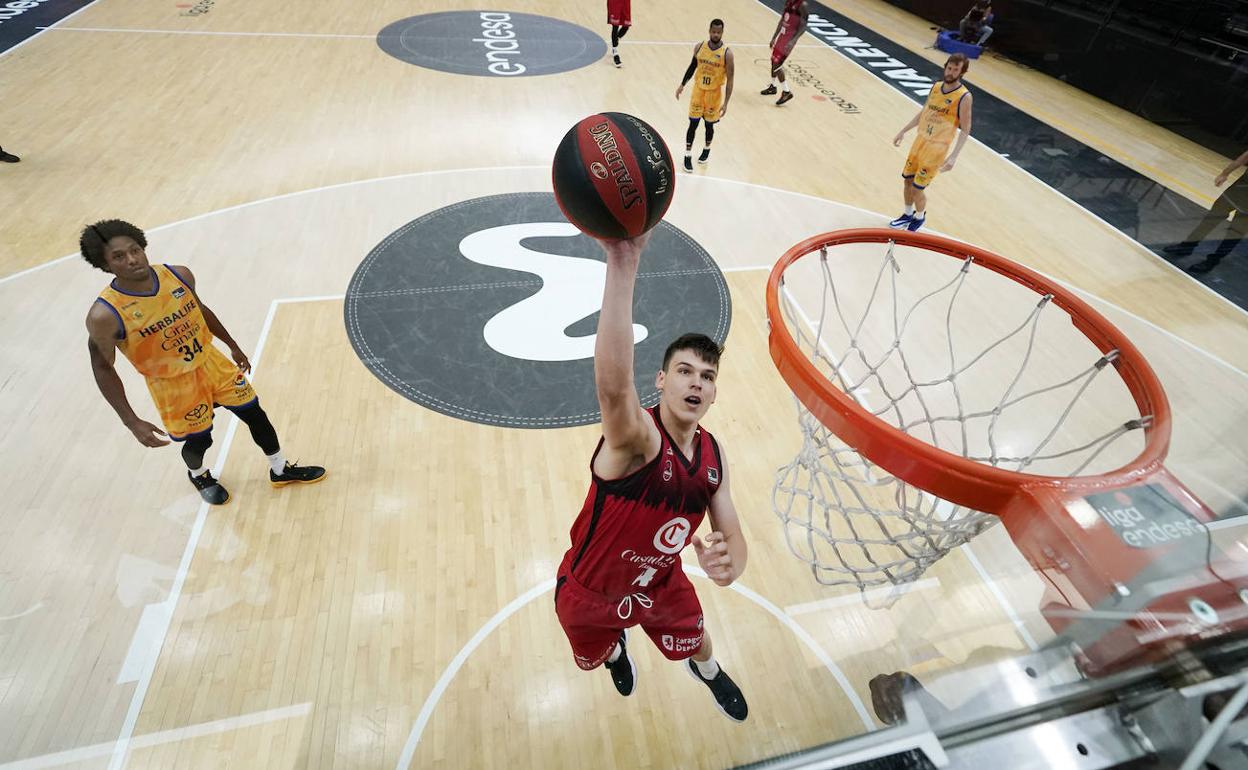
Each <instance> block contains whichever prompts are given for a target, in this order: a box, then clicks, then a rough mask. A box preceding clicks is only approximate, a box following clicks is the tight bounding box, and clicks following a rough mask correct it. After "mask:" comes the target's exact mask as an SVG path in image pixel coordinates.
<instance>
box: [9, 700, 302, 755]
mask: <svg viewBox="0 0 1248 770" xmlns="http://www.w3.org/2000/svg"><path fill="white" fill-rule="evenodd" d="M311 710H312V704H311V703H300V704H297V705H294V706H283V707H282V708H276V709H269V710H267V711H257V712H255V713H254V714H244V715H242V716H238V717H229V718H227V719H218V720H215V721H212V722H202V723H200V724H197V725H190V726H189V727H178V728H175V729H172V730H162V731H161V732H158V733H150V734H148V735H143V736H140V737H138V738H135V739H134V740H133V741H131V743H130V746H131V748H135V749H146V748H151V747H152V746H161V745H163V744H166V743H177V742H178V741H184V740H188V739H191V738H201V737H203V736H205V735H216V734H219V733H228V732H231V731H233V730H241V729H244V728H247V727H255V726H256V725H263V724H268V723H269V722H280V721H282V720H284V719H292V718H294V717H301V716H304V715H306V714H307V713H308V712H309V711H311ZM113 747H114V744H112V743H97V744H94V745H92V746H83V747H82V748H79V749H69V750H68V751H58V752H57V753H55V754H44V755H43V756H41V757H30V758H29V759H19V760H17V761H16V762H8V763H6V764H3V765H0V770H39V768H45V767H60V766H61V765H68V764H75V763H79V762H85V761H87V760H90V759H97V758H101V757H106V756H108V755H109V754H111V753H112V752H113Z"/></svg>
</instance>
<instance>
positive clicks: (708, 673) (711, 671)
mask: <svg viewBox="0 0 1248 770" xmlns="http://www.w3.org/2000/svg"><path fill="white" fill-rule="evenodd" d="M693 665H695V666H697V667H698V673H699V674H701V675H702V678H703V679H714V678H715V676H716V675H717V674H718V673H719V664H718V663H716V662H715V658H714V657H712V658H710V659H709V660H707V661H701V660H697V659H694V661H693Z"/></svg>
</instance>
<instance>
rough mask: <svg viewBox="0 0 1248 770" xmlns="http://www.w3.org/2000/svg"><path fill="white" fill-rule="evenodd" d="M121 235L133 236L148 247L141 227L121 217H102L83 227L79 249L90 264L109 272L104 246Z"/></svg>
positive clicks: (79, 239)
mask: <svg viewBox="0 0 1248 770" xmlns="http://www.w3.org/2000/svg"><path fill="white" fill-rule="evenodd" d="M119 235H125V236H128V237H130V238H133V239H134V241H135V243H137V244H139V245H140V246H142V247H143V248H145V249H146V248H147V236H146V235H144V234H143V231H142V230H140V229H139V228H137V227H135V226H134V225H132V224H130V223H129V222H126V221H123V220H120V219H101V220H100V221H99V222H96V223H95V224H93V225H87V226H86V227H84V228H82V235H80V236H78V250H79V251H81V252H82V258H83V259H85V260H87V263H88V264H90V265H91V266H92V267H94V268H97V269H99V270H103V271H104V272H106V273H107V272H108V271H109V270H108V263H106V262H105V261H104V248H105V246H107V245H108V242H109V241H110V240H112V239H113V238H116V237H117V236H119Z"/></svg>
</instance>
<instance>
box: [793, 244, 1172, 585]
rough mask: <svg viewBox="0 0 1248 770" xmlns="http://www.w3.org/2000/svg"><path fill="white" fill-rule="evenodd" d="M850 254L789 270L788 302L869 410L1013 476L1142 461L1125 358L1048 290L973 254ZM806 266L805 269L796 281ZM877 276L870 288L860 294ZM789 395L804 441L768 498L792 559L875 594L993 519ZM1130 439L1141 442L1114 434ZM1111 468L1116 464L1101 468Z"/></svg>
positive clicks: (834, 371)
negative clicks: (1096, 340)
mask: <svg viewBox="0 0 1248 770" xmlns="http://www.w3.org/2000/svg"><path fill="white" fill-rule="evenodd" d="M872 246H873V247H874V249H875V250H876V255H875V256H873V255H872V254H871V253H870V252H869V251H867V250H868V249H870V248H871V247H872ZM841 248H843V247H834V249H841ZM853 248H854V249H856V251H854V252H853V253H852V254H850V255H848V256H849V257H850V259H849V261H846V262H845V263H844V264H845V266H844V267H841V262H838V263H837V264H838V267H837V269H835V270H834V269H832V267H831V266H830V264H829V259H828V250H827V249H826V248H825V249H822V250H821V252H820V258H819V259H818V260H815V259H814V258H813V256H811V257H805V258H803V259H801V260H799V261H798V262H797V263H795V264H794V265H792V266H790V267H789V268H788V269H787V270H786V272H785V276H784V278H785V282H784V283H782V285H781V288H780V298H781V305H782V308H783V313H784V316H785V319H786V326H787V328H788V331H789V333H790V334H791V335H792V336H793V339H794V340H795V341H796V342H797V343H798V346H799V347H800V348H801V350H802V352H803V353H804V354H805V355H806V356H807V357H808V358H809V359H810V360H811V361H812V362H813V363H814V364H815V365H816V367H817V368H818V369H819V371H820V373H821V374H822V375H823V376H824V377H826V378H827V379H828V380H829V381H831V382H832V383H833V384H834V385H836V386H837V387H839V388H840V389H842V390H843V391H845V392H846V393H849V394H851V395H852V396H853V397H854V398H855V400H856V401H857V403H858V404H859V405H860V406H862V407H863V408H864V409H866V410H867V411H869V412H870V413H872V414H874V415H875V416H877V417H879V418H881V419H883V420H885V421H886V422H888V423H889V424H891V425H892V426H893V427H894V428H896V429H898V430H902V431H905V432H906V433H908V434H910V435H911V436H914V437H917V438H919V439H921V440H923V441H925V442H926V443H929V444H932V445H935V446H937V447H939V448H941V449H943V450H945V451H948V452H951V453H953V454H958V455H961V456H963V457H967V458H971V459H973V460H975V461H977V462H981V463H984V464H986V465H991V466H995V467H1004V468H1007V469H1009V470H1015V471H1023V470H1027V471H1029V472H1034V473H1044V474H1046V475H1055V476H1060V475H1065V476H1076V475H1081V474H1084V473H1091V472H1102V471H1103V470H1108V469H1109V468H1113V467H1117V465H1118V464H1121V463H1123V462H1125V461H1127V460H1130V459H1131V458H1133V457H1135V456H1136V454H1138V452H1139V450H1140V447H1142V446H1143V438H1142V431H1140V430H1139V429H1140V428H1143V427H1144V426H1145V425H1146V424H1147V422H1148V419H1147V418H1140V417H1139V416H1138V413H1137V412H1138V410H1137V409H1136V408H1135V404H1134V401H1133V400H1132V399H1131V398H1130V397H1129V394H1127V392H1126V389H1125V385H1124V384H1123V383H1122V381H1121V379H1120V378H1119V377H1118V376H1117V374H1116V371H1115V369H1114V367H1112V366H1107V364H1109V363H1110V362H1112V361H1113V360H1114V359H1115V358H1116V357H1117V351H1112V352H1110V353H1109V354H1106V355H1104V356H1102V355H1101V354H1100V352H1099V351H1098V350H1096V348H1095V347H1094V346H1093V345H1092V343H1091V342H1090V341H1088V340H1087V339H1086V337H1084V336H1083V335H1082V334H1080V333H1078V332H1077V331H1073V327H1071V325H1070V316H1068V315H1066V314H1065V311H1063V310H1062V309H1060V308H1058V307H1057V306H1055V305H1053V304H1052V303H1050V299H1051V296H1045V297H1040V296H1039V295H1037V294H1036V293H1034V291H1032V290H1031V289H1028V288H1026V287H1023V286H1020V285H1019V284H1016V283H1015V282H1014V281H1011V280H1009V279H1007V278H1004V277H1001V276H998V275H997V274H995V273H993V272H992V271H989V270H987V269H984V268H976V267H974V265H973V260H972V259H971V258H969V257H968V258H967V259H966V260H965V261H963V262H962V263H961V264H960V265H959V262H958V261H957V260H956V259H952V258H949V257H946V256H944V255H939V254H934V253H931V252H925V251H923V250H921V249H917V248H911V247H904V248H903V247H896V248H895V247H894V244H892V243H889V245H888V248H887V253H885V254H884V255H883V258H882V259H880V258H879V257H878V250H881V249H883V248H884V247H883V246H882V245H881V244H870V245H862V244H854V245H853ZM903 251H904V252H905V254H906V256H904V258H901V259H899V257H901V256H902V254H901V253H902V252H903ZM916 254H917V255H919V256H918V257H917V260H918V261H915V260H916V257H915V256H914V255H916ZM816 262H817V269H818V271H819V272H820V273H821V274H822V277H823V281H822V289H820V288H819V286H818V283H817V280H818V279H817V278H815V276H814V274H813V272H811V271H812V270H814V269H816V265H815V263H816ZM903 264H904V267H905V268H906V271H908V272H911V273H916V274H917V275H912V276H911V278H917V279H918V280H919V282H920V283H921V286H920V288H919V289H918V290H917V291H916V290H910V291H909V292H908V291H907V290H906V289H905V288H904V287H903V286H901V285H899V279H900V277H901V276H902V275H903V272H906V271H903V269H902V268H903ZM798 265H805V268H804V269H805V272H800V273H799V274H798V275H796V276H795V275H794V273H795V272H797V271H795V268H797V267H798ZM834 274H835V275H836V276H838V278H842V279H845V278H846V276H847V275H848V276H849V278H848V280H852V279H853V277H854V276H856V277H857V279H858V281H857V286H855V287H854V288H853V290H852V291H850V290H849V289H848V288H847V287H844V286H843V287H842V289H841V291H839V292H838V286H837V282H836V281H835V280H834V279H833V276H834ZM794 278H796V280H791V279H794ZM968 279H969V280H968ZM871 280H873V281H874V283H873V285H872V286H871V287H870V289H869V290H868V289H866V288H858V287H860V286H861V285H862V284H863V283H864V282H866V281H871ZM910 283H911V284H913V283H914V281H913V280H912V281H910ZM786 284H788V285H787V286H786ZM932 286H936V288H930V287H932ZM795 293H796V294H800V295H801V299H800V304H799V300H797V299H795V297H794V294H795ZM985 295H986V296H985ZM959 296H962V297H964V299H963V300H962V301H961V302H959V301H958V300H959ZM968 296H974V297H976V299H974V300H971V299H967V298H966V297H968ZM864 300H865V302H864ZM853 305H856V306H853ZM963 305H969V306H970V307H969V309H967V310H965V311H963V310H962V309H961V308H962V306H963ZM812 306H813V308H812ZM812 310H813V312H811V311H812ZM1042 319H1052V320H1050V321H1044V320H1042ZM1072 332H1073V333H1072ZM1046 333H1056V336H1057V339H1056V340H1055V341H1054V342H1055V343H1056V344H1052V343H1051V344H1048V345H1038V344H1037V341H1038V339H1041V338H1043V337H1044V335H1045V334H1046ZM1076 348H1078V349H1076ZM1081 359H1082V360H1081ZM1072 362H1073V363H1072ZM1104 372H1110V373H1111V374H1109V375H1105V376H1098V375H1103V373H1104ZM794 401H795V403H797V408H798V423H799V425H800V426H801V432H802V447H801V451H800V452H799V453H798V455H797V457H795V458H794V459H793V462H791V463H789V464H788V465H786V466H784V467H783V468H781V469H780V470H779V471H778V473H777V477H776V483H775V487H774V488H773V490H772V502H773V507H774V509H775V512H776V514H777V515H778V516H779V517H780V519H781V521H782V522H783V523H784V528H785V539H786V541H787V542H788V545H789V548H790V550H791V551H792V552H793V553H794V554H795V555H796V556H797V557H798V558H799V559H801V560H802V561H804V562H806V563H807V564H808V565H809V566H810V569H811V572H812V573H813V575H814V577H815V579H816V580H817V581H818V582H820V583H822V584H825V585H840V584H849V585H856V586H858V588H859V589H860V590H865V589H867V588H868V587H871V586H880V585H899V584H902V583H907V582H910V581H913V580H916V579H918V578H919V576H920V575H922V574H923V572H924V570H926V569H927V568H928V567H929V566H930V565H931V564H932V563H934V562H935V561H937V560H938V559H940V558H941V557H942V556H944V555H945V554H946V553H947V552H948V551H949V550H951V549H953V548H955V547H957V546H959V545H962V544H963V543H965V542H967V541H968V540H970V539H971V538H972V537H974V536H975V535H977V534H979V533H980V532H982V531H983V530H984V529H986V528H987V527H990V526H992V524H994V523H995V522H996V521H997V519H996V517H994V516H991V515H989V514H987V513H983V512H980V511H974V510H970V509H968V508H964V507H960V506H957V505H954V504H953V503H950V502H948V501H945V500H940V499H938V498H936V497H934V496H933V495H931V494H930V493H928V492H925V491H924V490H922V489H918V488H915V487H914V486H912V485H910V484H907V483H906V482H904V481H902V480H900V479H898V478H896V477H895V476H893V475H892V473H890V471H889V470H888V469H886V468H881V467H879V466H878V465H875V464H873V463H872V462H870V461H869V460H867V459H866V458H865V457H863V456H862V455H860V454H859V453H858V452H857V451H855V449H854V448H853V447H851V446H848V445H847V444H845V443H844V442H843V441H842V440H841V439H840V438H838V437H837V436H836V435H835V434H833V433H831V432H830V431H829V430H828V429H827V428H825V427H824V426H823V425H822V424H821V423H820V422H819V421H818V420H817V419H816V418H815V417H814V416H813V415H812V414H811V413H810V412H809V411H808V410H807V409H806V407H805V406H803V405H802V403H801V402H800V401H798V400H797V399H796V398H794ZM1107 403H1112V405H1113V408H1112V409H1107V408H1105V407H1104V404H1107ZM1124 410H1127V411H1128V412H1130V414H1127V415H1124V414H1123V412H1124ZM1109 412H1116V413H1118V415H1119V417H1113V416H1112V415H1108V417H1107V413H1109ZM1124 416H1125V417H1127V419H1125V420H1124V419H1122V417H1124ZM1133 432H1134V435H1135V436H1136V437H1137V440H1138V443H1137V442H1136V440H1126V441H1120V440H1119V439H1122V437H1123V436H1126V435H1127V434H1130V433H1133ZM1111 447H1114V448H1113V449H1111ZM1102 463H1110V465H1108V467H1106V468H1104V469H1101V468H1094V467H1093V466H1094V465H1096V464H1102Z"/></svg>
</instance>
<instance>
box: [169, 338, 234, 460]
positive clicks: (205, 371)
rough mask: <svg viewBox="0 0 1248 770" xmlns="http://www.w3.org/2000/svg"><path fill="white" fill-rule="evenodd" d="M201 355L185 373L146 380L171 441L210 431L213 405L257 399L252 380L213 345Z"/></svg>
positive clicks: (231, 404)
mask: <svg viewBox="0 0 1248 770" xmlns="http://www.w3.org/2000/svg"><path fill="white" fill-rule="evenodd" d="M200 355H203V356H204V362H203V363H202V364H200V365H199V366H198V367H197V368H196V369H194V370H192V371H189V372H187V373H186V374H180V375H178V376H176V377H149V378H148V379H147V390H148V392H150V393H151V394H152V400H153V401H155V402H156V409H157V410H159V411H160V421H161V422H162V423H164V425H165V431H166V432H167V433H168V434H169V438H171V439H173V440H174V441H185V440H186V439H187V438H189V437H190V436H192V435H194V434H196V433H203V432H205V431H208V430H211V429H212V410H213V408H214V407H216V406H246V405H247V404H248V403H250V402H252V401H255V400H256V391H254V390H252V388H251V383H250V382H248V381H247V378H246V377H245V376H243V373H242V372H240V371H239V370H238V366H237V365H235V363H234V362H233V361H231V360H230V359H228V358H226V357H225V354H224V353H222V352H221V351H220V350H218V349H217V347H216V346H215V345H209V346H208V347H207V348H205V350H204V352H203V353H201V354H200Z"/></svg>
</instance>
